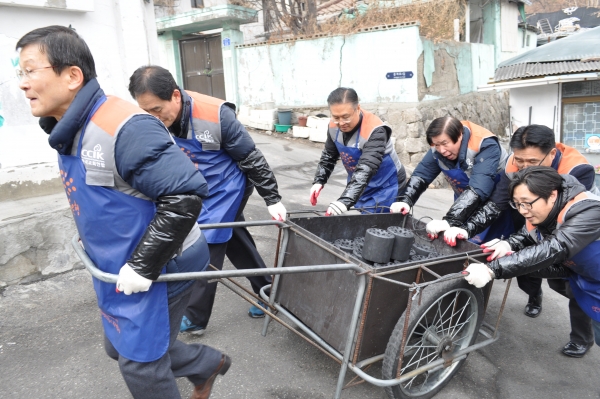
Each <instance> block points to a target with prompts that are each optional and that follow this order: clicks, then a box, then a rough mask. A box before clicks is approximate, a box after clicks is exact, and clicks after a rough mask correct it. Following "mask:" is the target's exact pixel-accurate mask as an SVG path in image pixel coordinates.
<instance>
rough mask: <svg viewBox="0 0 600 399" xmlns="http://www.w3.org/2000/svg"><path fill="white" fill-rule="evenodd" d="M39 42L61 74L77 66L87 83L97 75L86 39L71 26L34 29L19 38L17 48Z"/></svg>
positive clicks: (41, 49)
mask: <svg viewBox="0 0 600 399" xmlns="http://www.w3.org/2000/svg"><path fill="white" fill-rule="evenodd" d="M32 44H37V45H39V50H40V52H42V53H44V54H46V57H48V62H50V65H52V69H53V70H54V73H56V74H57V75H60V74H61V73H62V71H64V70H65V68H68V67H70V66H76V67H79V68H80V69H81V72H82V73H83V82H84V83H87V82H89V81H90V80H92V79H94V78H95V77H96V76H97V75H96V64H95V63H94V57H93V56H92V52H91V51H90V49H89V47H88V46H87V44H86V43H85V41H84V40H83V39H82V38H81V37H80V36H79V35H78V34H77V33H76V32H75V30H73V29H71V28H67V27H66V26H60V25H52V26H46V27H44V28H38V29H34V30H32V31H31V32H29V33H26V34H25V35H24V36H23V37H21V38H20V39H19V41H18V42H17V45H16V46H15V49H16V50H19V49H23V48H24V47H26V46H29V45H32Z"/></svg>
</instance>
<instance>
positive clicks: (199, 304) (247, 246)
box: [185, 186, 271, 327]
mask: <svg viewBox="0 0 600 399" xmlns="http://www.w3.org/2000/svg"><path fill="white" fill-rule="evenodd" d="M252 191H254V188H253V187H252V186H250V188H247V189H246V192H245V193H244V198H243V199H242V203H241V204H240V209H239V210H238V213H237V215H236V218H235V221H236V222H244V221H245V220H246V219H245V218H244V208H245V207H246V203H247V202H248V199H249V198H250V195H252ZM232 230H233V233H232V235H231V239H230V240H229V241H228V242H226V243H222V244H209V245H208V248H209V250H210V263H211V265H213V266H214V267H216V268H217V269H219V270H222V269H223V263H224V262H225V255H227V258H229V260H230V261H231V263H232V264H233V266H234V267H235V268H236V269H239V270H243V269H261V268H266V267H267V265H265V262H264V261H263V259H262V257H261V256H260V254H259V253H258V250H257V249H256V243H255V242H254V239H253V238H252V236H251V235H250V232H249V231H248V229H247V228H245V227H236V228H234V229H232ZM210 270H212V269H210ZM248 280H249V281H250V284H251V285H252V290H253V291H254V292H255V293H256V294H258V292H259V291H260V289H261V288H262V287H264V286H265V285H267V284H271V276H254V277H248ZM216 293H217V283H216V282H212V283H207V281H206V280H196V282H195V283H194V286H193V290H192V295H191V297H190V301H189V303H188V307H187V309H186V310H185V315H186V316H187V318H188V319H190V321H191V322H192V323H194V324H195V325H197V326H202V327H206V326H207V325H208V320H209V319H210V315H211V313H212V308H213V304H214V302H215V295H216Z"/></svg>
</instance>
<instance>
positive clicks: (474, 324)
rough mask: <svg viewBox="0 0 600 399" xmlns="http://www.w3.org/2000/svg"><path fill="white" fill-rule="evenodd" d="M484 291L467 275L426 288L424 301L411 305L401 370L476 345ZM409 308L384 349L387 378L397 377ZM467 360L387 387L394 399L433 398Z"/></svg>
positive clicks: (416, 300)
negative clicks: (471, 281)
mask: <svg viewBox="0 0 600 399" xmlns="http://www.w3.org/2000/svg"><path fill="white" fill-rule="evenodd" d="M483 311H484V310H483V293H482V292H481V290H480V289H477V288H475V287H473V286H472V285H470V284H469V283H467V282H466V281H465V280H463V279H456V280H450V281H445V282H440V283H436V284H431V285H429V286H428V287H426V288H424V289H423V292H422V298H421V304H420V305H419V298H418V297H417V298H416V299H415V301H413V303H412V307H411V311H410V318H409V323H408V329H407V331H408V333H407V334H408V338H407V340H406V343H405V348H404V358H403V361H402V373H401V375H405V374H407V373H409V372H411V371H413V370H415V369H417V368H419V367H422V366H424V365H426V364H428V363H431V362H433V361H434V360H437V359H439V358H441V357H442V355H444V354H451V353H454V352H457V351H459V350H461V349H464V348H466V347H468V346H469V345H472V344H473V343H474V342H475V340H476V338H477V332H478V331H479V327H480V325H481V323H482V321H483ZM405 318H406V312H404V314H403V315H402V317H400V320H398V323H396V327H395V328H394V332H393V333H392V336H391V337H390V340H389V342H388V345H387V349H386V351H385V357H384V359H383V370H382V372H383V378H384V379H395V378H397V371H398V359H399V356H400V347H401V345H402V333H403V331H404V320H405ZM463 362H464V359H463V360H461V361H459V362H456V363H452V364H451V365H450V366H449V367H447V368H442V369H438V370H436V371H426V372H424V373H421V374H418V375H417V376H415V377H414V378H411V379H409V380H407V381H405V382H403V383H401V384H399V385H395V386H392V387H386V388H385V390H386V393H387V394H388V396H389V397H390V398H392V399H400V398H411V399H414V398H419V399H426V398H431V397H432V396H434V395H435V394H436V393H438V392H439V391H440V390H441V389H442V388H443V387H444V386H445V385H446V384H447V383H448V382H449V381H450V378H452V376H453V375H454V373H456V372H457V371H458V370H459V369H460V367H461V366H462V364H463Z"/></svg>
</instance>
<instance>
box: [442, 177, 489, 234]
mask: <svg viewBox="0 0 600 399" xmlns="http://www.w3.org/2000/svg"><path fill="white" fill-rule="evenodd" d="M480 202H481V199H480V197H479V194H477V193H476V192H475V191H474V190H473V189H472V188H471V187H467V188H466V190H465V191H463V192H462V194H461V195H460V196H459V197H458V198H457V199H456V200H455V201H454V204H452V206H451V207H450V209H449V210H448V212H447V213H446V216H444V217H443V218H442V219H444V220H445V221H447V222H448V224H449V225H450V226H454V227H460V226H462V225H463V224H464V223H465V222H466V221H467V219H468V218H469V216H471V214H472V213H473V212H474V211H475V210H476V209H477V208H478V207H479V203H480ZM469 237H471V235H469Z"/></svg>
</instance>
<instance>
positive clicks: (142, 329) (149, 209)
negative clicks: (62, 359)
mask: <svg viewBox="0 0 600 399" xmlns="http://www.w3.org/2000/svg"><path fill="white" fill-rule="evenodd" d="M104 101H106V97H103V98H101V99H100V100H98V101H97V102H96V104H95V105H94V108H93V109H92V111H91V112H90V114H89V115H88V118H87V120H86V123H85V125H84V127H83V129H82V131H81V135H80V138H79V144H78V148H77V156H72V155H59V157H58V164H59V167H60V175H61V178H62V181H63V186H64V188H65V191H66V194H67V197H68V199H69V204H70V206H71V211H72V212H73V217H74V219H75V224H76V225H77V231H78V232H79V236H80V237H81V241H82V243H83V246H84V248H85V251H86V252H87V254H88V255H89V257H90V258H91V259H92V261H93V262H94V263H95V264H96V266H97V267H98V268H99V269H100V270H102V271H104V272H107V273H113V274H119V270H120V269H121V267H122V266H123V265H124V264H125V263H126V262H127V260H128V259H129V257H130V256H131V254H132V253H133V251H134V250H135V248H136V247H137V244H138V242H139V241H140V239H141V238H142V236H143V235H144V232H145V231H146V228H147V227H148V225H149V224H150V222H151V221H152V218H153V217H154V214H155V213H156V207H155V205H154V203H153V202H152V201H148V200H144V199H141V198H136V197H132V196H130V195H127V194H124V193H122V192H119V191H117V190H114V189H111V188H107V187H102V186H88V185H87V184H86V183H85V181H86V180H85V178H86V169H85V166H84V164H83V162H82V161H81V144H82V142H83V136H84V134H85V129H86V127H87V123H88V122H89V119H90V118H91V116H92V115H93V114H94V113H95V112H96V111H97V110H98V108H100V105H102V103H103V102H104ZM93 283H94V289H95V290H96V296H97V298H98V307H99V308H100V314H101V318H102V325H103V327H104V333H105V334H106V336H107V338H108V339H109V340H110V342H111V343H112V344H113V346H114V347H115V349H116V350H117V351H118V352H119V354H120V355H121V356H123V357H125V358H127V359H130V360H133V361H136V362H151V361H154V360H157V359H160V358H161V357H162V356H163V355H164V354H165V353H166V351H167V349H168V347H169V338H170V332H169V307H168V299H167V284H166V283H153V284H152V286H151V287H150V290H149V291H147V292H141V293H137V294H132V295H125V294H123V293H117V292H116V290H115V288H116V287H115V284H114V283H105V282H102V281H100V280H97V279H95V278H94V279H93Z"/></svg>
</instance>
